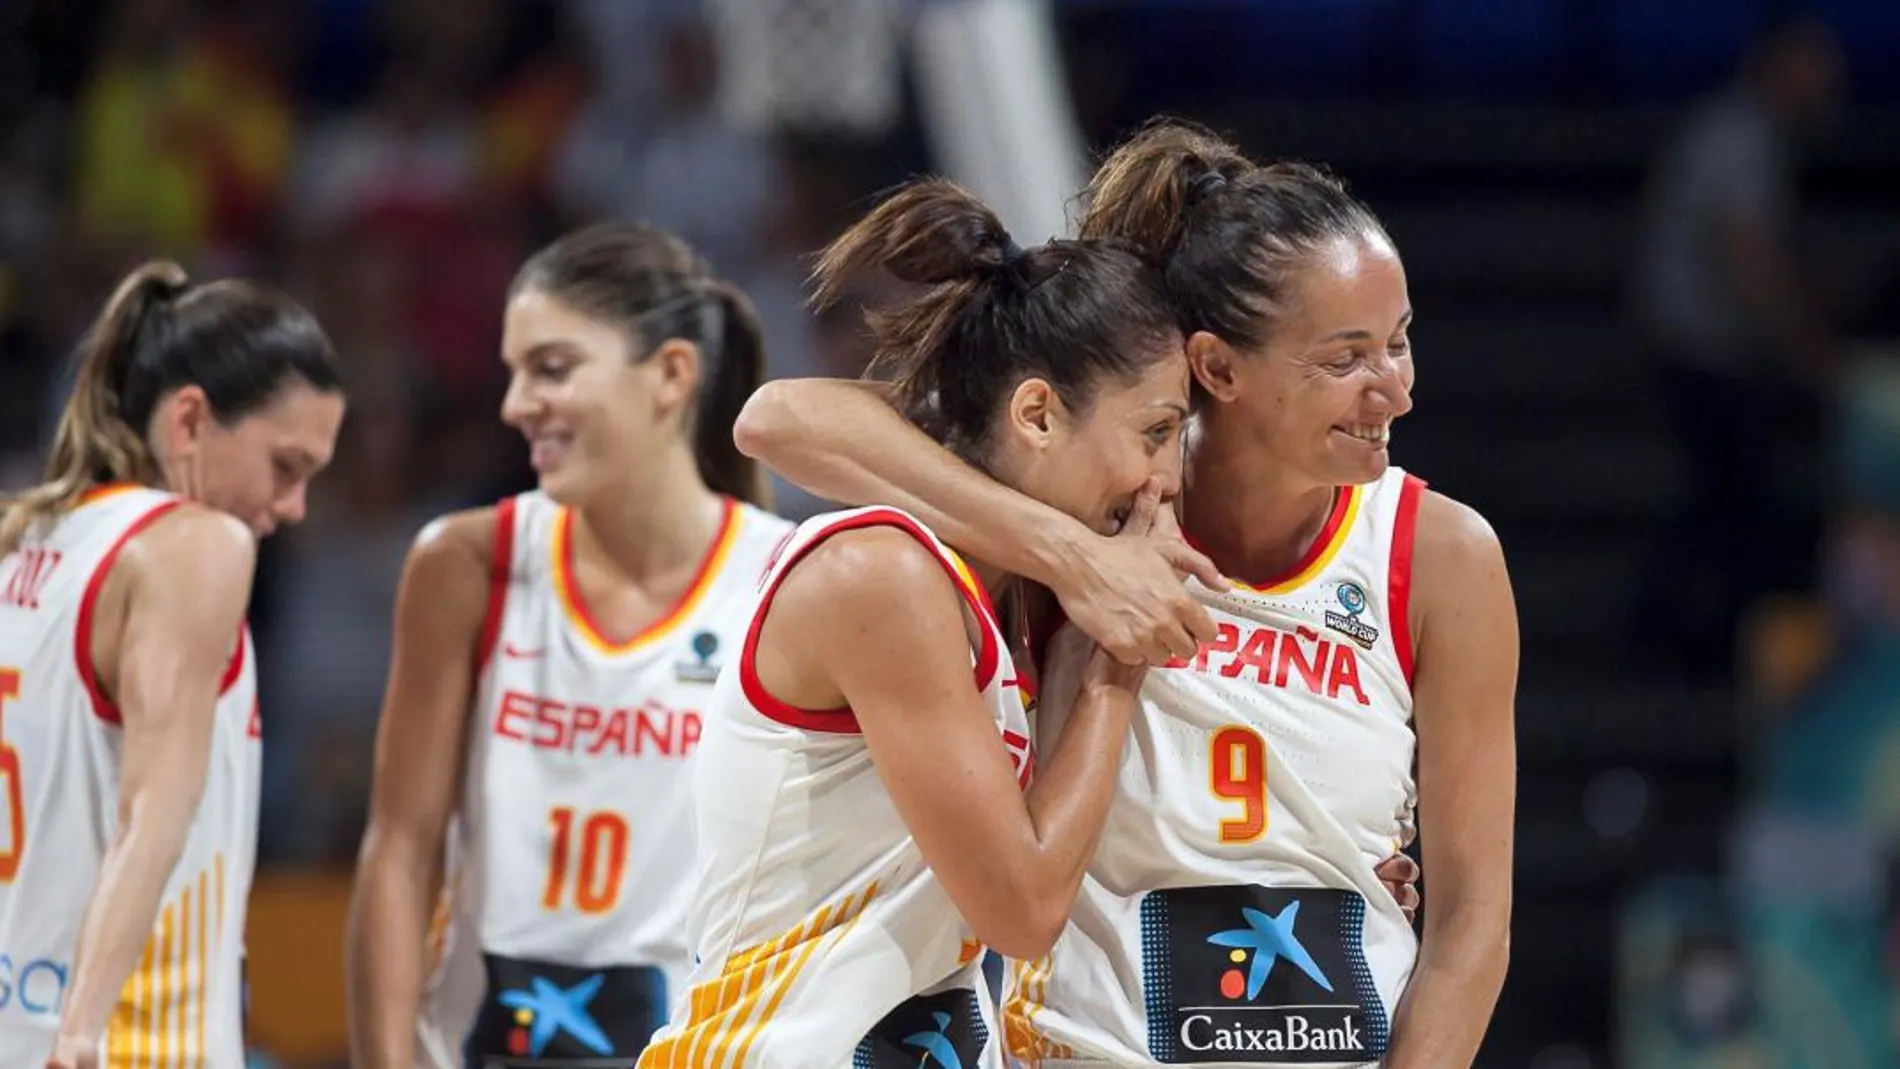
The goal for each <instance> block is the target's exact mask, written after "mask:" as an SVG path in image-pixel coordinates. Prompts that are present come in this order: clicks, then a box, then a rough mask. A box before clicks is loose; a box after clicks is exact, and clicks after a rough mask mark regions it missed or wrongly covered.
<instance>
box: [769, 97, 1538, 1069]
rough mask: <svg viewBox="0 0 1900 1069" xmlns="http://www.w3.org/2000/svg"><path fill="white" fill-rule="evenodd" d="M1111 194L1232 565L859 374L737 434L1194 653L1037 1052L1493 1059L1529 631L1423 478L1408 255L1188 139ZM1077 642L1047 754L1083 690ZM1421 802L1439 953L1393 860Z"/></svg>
mask: <svg viewBox="0 0 1900 1069" xmlns="http://www.w3.org/2000/svg"><path fill="white" fill-rule="evenodd" d="M1088 204H1089V208H1088V212H1087V215H1086V217H1085V218H1084V221H1083V226H1082V233H1083V234H1084V235H1085V236H1095V237H1116V238H1120V239H1123V240H1127V241H1130V242H1132V243H1134V244H1135V245H1136V246H1138V247H1140V248H1142V249H1145V250H1147V251H1148V252H1149V253H1150V254H1152V255H1154V256H1155V257H1157V258H1159V259H1160V260H1161V261H1162V262H1163V263H1164V265H1165V272H1166V276H1167V281H1168V288H1169V291H1170V295H1171V299H1172V300H1173V302H1174V304H1175V307H1176V309H1177V312H1178V315H1179V321H1180V323H1181V325H1182V327H1183V330H1184V333H1185V334H1186V337H1187V353H1188V359H1189V363H1190V366H1191V367H1192V369H1193V373H1194V378H1195V381H1196V383H1197V384H1198V385H1199V387H1200V393H1201V397H1200V400H1201V402H1202V404H1201V410H1200V412H1199V416H1198V420H1199V427H1198V428H1197V433H1196V434H1194V435H1191V436H1190V438H1189V449H1188V461H1187V474H1186V478H1185V479H1184V483H1185V486H1186V489H1185V490H1184V492H1183V494H1182V500H1181V510H1182V516H1183V521H1182V522H1183V525H1184V526H1185V528H1186V529H1187V532H1188V534H1189V536H1190V537H1192V538H1193V539H1194V540H1195V541H1196V544H1197V545H1199V546H1200V547H1201V548H1202V549H1204V550H1205V551H1206V552H1207V554H1208V557H1211V561H1210V560H1209V559H1208V558H1203V557H1199V556H1192V557H1185V556H1184V555H1183V554H1181V553H1180V551H1179V550H1178V549H1177V548H1176V547H1173V546H1171V545H1166V544H1163V545H1150V544H1144V543H1142V542H1140V541H1133V542H1127V543H1124V544H1119V545H1118V544H1116V543H1114V542H1110V541H1108V540H1104V539H1101V538H1099V537H1098V536H1095V535H1093V534H1091V533H1090V532H1087V531H1084V530H1080V529H1079V528H1078V527H1077V525H1075V524H1073V523H1071V522H1069V521H1068V520H1066V519H1065V518H1064V517H1062V516H1061V515H1059V514H1058V513H1056V512H1055V511H1054V510H1051V509H1048V508H1046V507H1043V506H1040V505H1038V504H1037V503H1036V502H1033V501H1029V500H1027V499H1026V498H1024V497H1023V496H1022V495H1020V494H1014V493H1011V492H1009V491H1008V490H1007V489H1006V488H1004V487H1000V486H997V485H995V484H994V483H989V482H987V481H986V480H984V479H983V478H982V477H981V476H980V474H978V473H976V472H972V471H971V470H969V468H968V467H967V466H966V465H962V464H960V463H958V462H957V461H956V460H955V458H953V457H950V456H947V455H945V453H944V451H943V450H941V449H940V448H936V447H935V446H934V445H933V444H932V443H930V442H929V441H928V440H927V439H926V438H925V437H924V436H922V435H919V434H917V433H916V432H915V431H914V430H913V429H911V428H909V427H907V426H905V424H904V423H903V421H901V420H900V419H898V418H897V417H896V415H895V414H894V413H893V412H892V411H891V410H890V408H889V406H888V405H887V404H886V403H885V401H884V399H883V398H881V397H879V396H877V395H876V394H875V393H873V392H871V391H868V390H866V389H864V388H862V387H861V386H857V385H854V384H842V383H825V382H777V383H772V384H770V385H768V386H767V387H766V388H765V389H764V390H763V391H761V393H760V394H759V395H758V396H757V397H755V398H754V401H753V403H752V404H751V405H750V406H748V408H747V410H746V412H745V413H743V414H742V417H741V420H740V424H739V426H738V428H737V429H736V431H735V434H736V436H737V437H738V439H739V441H740V443H741V445H742V447H744V448H746V450H747V452H749V453H751V454H752V455H755V456H760V457H762V458H764V459H765V460H767V461H768V462H769V463H771V464H773V465H774V466H775V467H778V468H780V470H782V471H783V472H784V473H785V474H786V475H787V476H788V477H790V478H791V479H793V481H795V482H798V483H800V484H801V485H804V486H805V487H807V488H808V489H810V490H812V491H813V492H815V493H817V494H820V495H822V496H825V497H828V498H832V499H834V500H840V501H859V502H876V501H883V502H891V503H893V504H897V505H900V506H902V507H904V508H908V509H912V510H914V511H916V512H917V513H918V515H919V516H920V517H922V518H923V519H924V521H925V522H927V523H931V524H941V525H943V529H946V530H954V531H956V532H958V536H959V537H962V538H965V539H967V540H968V542H969V544H970V545H971V546H972V548H973V550H977V547H981V548H980V550H977V551H979V552H982V553H985V554H988V555H992V556H993V558H994V559H996V560H999V561H1007V562H1009V565H1010V566H1011V567H1013V568H1016V569H1018V570H1020V571H1022V572H1023V573H1024V574H1027V575H1031V576H1033V577H1035V578H1036V579H1037V580H1039V581H1041V582H1043V583H1045V584H1046V585H1047V586H1048V587H1049V588H1050V589H1051V590H1053V591H1054V592H1055V593H1056V594H1057V595H1058V597H1059V598H1060V599H1061V600H1062V603H1063V606H1064V608H1065V609H1067V611H1068V615H1069V616H1070V618H1071V619H1072V620H1074V621H1075V622H1076V624H1077V625H1078V626H1079V627H1080V628H1082V629H1083V630H1084V631H1086V632H1087V633H1088V634H1090V635H1092V636H1094V637H1096V638H1097V639H1099V640H1101V641H1103V642H1104V643H1107V644H1111V645H1113V646H1114V648H1115V650H1116V652H1117V654H1118V655H1121V656H1124V657H1126V658H1128V659H1131V660H1133V659H1148V660H1151V661H1153V662H1155V663H1156V664H1158V665H1160V664H1165V665H1166V668H1165V670H1158V671H1151V672H1150V673H1149V675H1148V678H1147V681H1146V682H1145V683H1144V685H1143V690H1142V703H1141V710H1140V712H1139V714H1138V715H1137V716H1136V718H1135V721H1134V732H1135V737H1136V742H1135V743H1134V744H1133V745H1131V747H1130V753H1131V756H1130V757H1129V759H1127V760H1126V761H1124V763H1123V767H1122V771H1121V778H1120V782H1119V786H1118V789H1117V797H1116V803H1115V806H1114V807H1113V809H1112V810H1111V812H1110V815H1109V818H1108V824H1107V827H1106V829H1105V830H1104V832H1103V837H1102V846H1101V849H1100V850H1099V851H1098V853H1097V855H1096V858H1095V860H1094V863H1093V864H1092V866H1091V869H1090V874H1089V880H1088V881H1087V882H1086V883H1085V885H1084V888H1083V891H1082V894H1081V896H1080V898H1079V899H1078V902H1077V907H1076V914H1075V918H1074V921H1073V923H1072V925H1071V926H1070V928H1069V929H1068V931H1067V932H1065V933H1064V935H1063V938H1062V940H1061V941H1060V942H1059V943H1058V944H1057V946H1056V948H1055V951H1054V953H1053V954H1052V955H1050V957H1049V958H1048V959H1047V960H1041V961H1034V962H1028V963H1024V964H1022V965H1021V966H1020V967H1019V968H1018V969H1017V970H1016V972H1015V974H1014V976H1013V983H1012V995H1011V999H1010V1006H1009V1013H1008V1022H1007V1023H1008V1029H1009V1033H1010V1039H1011V1046H1012V1049H1013V1052H1014V1053H1016V1054H1017V1055H1018V1056H1020V1057H1023V1058H1025V1059H1038V1058H1045V1059H1046V1058H1061V1059H1064V1060H1065V1061H1068V1062H1070V1063H1071V1064H1075V1063H1083V1064H1086V1063H1096V1064H1116V1065H1149V1064H1154V1063H1157V1062H1160V1063H1170V1064H1200V1065H1242V1064H1250V1065H1261V1064H1268V1065H1275V1064H1299V1065H1331V1066H1359V1065H1366V1064H1372V1063H1377V1064H1380V1065H1382V1066H1387V1067H1390V1069H1426V1067H1430V1069H1442V1067H1450V1066H1463V1065H1468V1064H1470V1062H1471V1061H1472V1059H1473V1058H1474V1057H1475V1055H1476V1053H1477V1051H1478V1047H1479V1044H1480V1042H1481V1040H1482V1038H1483V1035H1484V1032H1485V1030H1486V1027H1487V1025H1488V1023H1489V1020H1490V1016H1491V1010H1492V1006H1493V1004H1494V1002H1495V1000H1496V997H1497V994H1498V991H1499V989H1500V986H1501V985H1502V982H1503V977H1504V970H1505V962H1506V957H1507V946H1508V927H1509V921H1510V907H1511V854H1512V815H1513V805H1514V798H1515V748H1514V742H1513V740H1514V729H1513V706H1514V701H1515V687H1516V675H1517V622H1516V613H1515V609H1514V606H1513V602H1512V596H1511V590H1510V583H1509V580H1508V578H1507V575H1506V570H1505V565H1504V560H1503V554H1502V552H1501V550H1500V548H1499V546H1498V541H1497V538H1496V536H1495V535H1494V534H1493V533H1492V531H1491V529H1490V528H1489V526H1488V525H1487V524H1486V523H1485V522H1484V520H1483V519H1482V518H1481V517H1480V516H1479V515H1478V514H1477V513H1476V512H1474V511H1472V510H1471V509H1469V508H1467V507H1465V506H1464V505H1461V504H1458V503H1457V502H1454V501H1452V500H1451V499H1449V498H1447V497H1444V496H1441V495H1438V494H1435V493H1430V492H1427V491H1425V490H1424V489H1423V484H1422V483H1421V482H1419V481H1418V480H1417V479H1416V478H1413V477H1410V476H1408V475H1406V474H1405V473H1404V472H1402V471H1400V470H1399V469H1397V468H1395V467H1392V466H1391V465H1390V459H1389V455H1388V452H1387V445H1388V441H1389V437H1390V433H1391V427H1392V424H1393V421H1394V420H1396V419H1397V418H1398V417H1400V416H1403V415H1404V414H1405V413H1406V412H1407V411H1409V410H1410V408H1411V405H1412V402H1411V396H1410V390H1411V385H1412V380H1413V360H1412V351H1411V346H1410V342H1409V338H1408V328H1409V325H1410V323H1411V319H1412V309H1411V304H1410V299H1409V296H1408V291H1407V288H1406V284H1405V274H1404V270H1403V267H1402V266H1401V264H1400V261H1399V257H1398V253H1397V251H1396V248H1395V247H1394V246H1393V244H1392V242H1391V240H1390V238H1389V237H1388V236H1387V235H1386V233H1385V231H1384V228H1383V227H1382V226H1381V225H1380V224H1379V222H1378V221H1377V219H1376V218H1375V217H1374V216H1373V215H1372V213H1371V212H1370V210H1368V209H1367V208H1366V207H1365V206H1364V205H1363V204H1361V203H1360V202H1359V201H1357V200H1355V199H1354V198H1352V197H1351V196H1350V195H1348V194H1347V193H1346V192H1345V190H1344V189H1343V187H1342V186H1340V185H1339V184H1338V183H1337V182H1335V181H1334V180H1332V179H1331V178H1329V177H1327V176H1326V175H1324V174H1322V173H1320V172H1318V171H1316V170H1314V169H1312V168H1310V167H1305V166H1301V165H1294V164H1276V165H1273V166H1266V167H1263V166H1257V165H1255V164H1254V163H1253V162H1251V161H1249V160H1248V159H1246V158H1245V157H1244V156H1242V155H1241V154H1240V153H1239V152H1238V151H1237V150H1236V149H1234V148H1233V147H1232V146H1230V145H1228V144H1226V143H1224V142H1222V141H1221V140H1220V139H1218V138H1216V137H1213V136H1212V135H1208V134H1206V133H1204V132H1201V131H1199V130H1196V129H1194V128H1191V127H1185V126H1182V125H1179V124H1170V123H1161V124H1156V125H1154V126H1153V127H1151V128H1149V129H1147V130H1145V131H1143V132H1142V133H1141V134H1139V135H1138V136H1136V137H1135V138H1134V139H1133V140H1132V141H1130V142H1129V143H1128V144H1127V145H1125V146H1123V147H1122V148H1121V149H1119V150H1117V151H1116V152H1115V153H1114V154H1112V155H1111V156H1110V157H1109V159H1108V160H1107V161H1106V162H1105V163H1104V164H1103V166H1102V168H1101V169H1100V170H1099V171H1098V172H1097V174H1096V176H1095V178H1094V180H1093V182H1092V184H1091V188H1090V190H1089V194H1088ZM1212 565H1219V567H1220V569H1221V571H1223V572H1225V573H1227V574H1228V575H1231V576H1236V577H1238V579H1237V580H1233V581H1230V580H1228V579H1225V578H1223V577H1222V576H1221V575H1220V574H1218V573H1215V574H1209V573H1210V572H1212V571H1213V569H1212ZM1174 570H1180V571H1189V570H1191V571H1193V573H1194V575H1195V577H1196V578H1197V579H1198V580H1199V583H1198V584H1197V585H1194V586H1190V588H1189V590H1188V591H1183V590H1181V588H1180V586H1179V584H1178V583H1176V582H1174V581H1173V580H1172V575H1171V572H1172V571H1174ZM1189 594H1191V595H1192V596H1191V597H1190V596H1189ZM1184 602H1185V605H1184V604H1183V603H1184ZM1060 646H1061V643H1060V642H1059V643H1058V648H1057V649H1055V650H1053V651H1052V652H1051V655H1050V661H1049V664H1048V670H1047V675H1048V676H1049V677H1050V679H1049V685H1048V686H1047V687H1046V688H1045V694H1044V706H1043V709H1042V711H1041V714H1040V715H1041V717H1042V719H1041V721H1040V722H1039V724H1038V734H1039V735H1045V734H1046V733H1047V732H1049V731H1051V730H1059V729H1060V721H1061V710H1062V707H1063V705H1064V704H1065V703H1064V702H1063V701H1062V700H1061V695H1062V692H1063V691H1064V690H1065V687H1064V686H1063V684H1062V681H1061V677H1063V676H1064V674H1065V672H1066V673H1067V675H1068V676H1069V677H1070V678H1071V680H1072V679H1073V676H1074V674H1075V673H1074V671H1073V669H1072V667H1071V668H1069V669H1065V668H1064V662H1065V661H1067V662H1068V663H1069V664H1070V665H1073V663H1074V662H1075V660H1076V659H1077V657H1074V656H1070V657H1064V656H1063V651H1062V650H1061V649H1060V648H1059V647H1060ZM1069 686H1070V688H1072V687H1073V683H1072V682H1071V683H1070V685H1069ZM1415 751H1416V758H1417V768H1418V780H1417V783H1416V785H1415V784H1414V782H1413V778H1412V767H1413V758H1414V754H1415ZM1415 800H1416V803H1417V805H1416V808H1417V809H1418V810H1419V811H1420V812H1421V813H1422V816H1423V821H1424V823H1423V828H1424V832H1425V834H1424V860H1425V866H1424V867H1425V871H1426V872H1427V873H1429V875H1430V878H1431V896H1430V898H1431V901H1430V902H1429V903H1428V908H1427V909H1426V911H1425V931H1424V937H1423V943H1422V946H1421V944H1420V942H1419V941H1418V940H1417V938H1416V937H1415V936H1414V935H1413V933H1412V930H1411V927H1410V925H1409V923H1408V921H1407V918H1406V917H1405V916H1404V915H1403V913H1402V911H1401V906H1400V903H1398V902H1395V901H1394V900H1393V899H1392V897H1391V896H1390V895H1389V894H1387V893H1386V891H1385V889H1384V888H1383V887H1382V886H1381V883H1380V880H1379V878H1378V869H1377V868H1376V866H1378V865H1379V864H1380V862H1381V860H1382V859H1384V858H1387V857H1388V856H1389V855H1390V854H1391V852H1392V851H1393V850H1394V849H1395V848H1396V847H1397V846H1398V845H1399V844H1400V842H1401V841H1402V840H1404V839H1405V838H1407V837H1408V836H1409V834H1410V828H1411V826H1412V816H1413V810H1414V802H1415Z"/></svg>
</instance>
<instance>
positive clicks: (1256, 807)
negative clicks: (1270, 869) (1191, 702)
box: [1207, 725, 1267, 843]
mask: <svg viewBox="0 0 1900 1069" xmlns="http://www.w3.org/2000/svg"><path fill="white" fill-rule="evenodd" d="M1207 761H1208V769H1207V785H1208V788H1209V789H1210V790H1212V791H1213V792H1214V796H1215V797H1216V798H1221V799H1224V800H1225V801H1228V802H1234V803H1237V804H1238V805H1239V806H1240V816H1238V817H1231V818H1223V819H1222V820H1221V822H1220V841H1221V842H1222V843H1250V842H1253V841H1254V840H1255V839H1258V838H1260V837H1261V836H1262V835H1265V834H1266V833H1267V740H1265V739H1263V738H1261V737H1260V733H1259V732H1258V731H1255V730H1254V729H1252V728H1250V727H1240V726H1237V725H1229V726H1227V727H1224V728H1221V729H1220V730H1219V731H1216V732H1214V734H1213V737H1212V738H1211V739H1210V740H1209V742H1208V748H1207Z"/></svg>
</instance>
